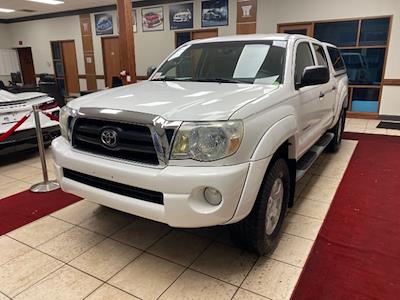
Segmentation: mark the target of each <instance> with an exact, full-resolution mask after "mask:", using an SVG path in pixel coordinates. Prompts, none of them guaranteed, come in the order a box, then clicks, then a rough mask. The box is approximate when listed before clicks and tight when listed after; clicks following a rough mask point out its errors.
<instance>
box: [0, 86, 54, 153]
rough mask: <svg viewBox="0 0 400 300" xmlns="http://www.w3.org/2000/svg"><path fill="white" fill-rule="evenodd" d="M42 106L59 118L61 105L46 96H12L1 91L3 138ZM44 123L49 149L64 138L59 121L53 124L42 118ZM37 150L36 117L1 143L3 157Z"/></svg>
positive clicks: (46, 118)
mask: <svg viewBox="0 0 400 300" xmlns="http://www.w3.org/2000/svg"><path fill="white" fill-rule="evenodd" d="M34 104H41V109H42V110H43V111H44V112H46V113H49V114H53V115H54V116H55V117H57V116H58V114H59V111H60V109H59V107H58V105H57V102H56V101H55V100H54V99H53V98H51V97H49V96H48V95H46V94H43V93H36V92H29V93H19V94H12V93H10V92H8V91H5V90H0V136H1V135H2V134H3V133H5V132H7V131H8V130H9V129H10V128H12V127H13V126H14V125H15V124H16V123H17V122H18V121H19V120H20V119H21V118H23V117H24V116H25V115H26V114H28V113H29V112H30V111H32V105H34ZM40 123H41V127H42V131H43V140H44V142H45V146H48V145H50V143H51V141H52V140H53V139H54V138H55V137H57V136H59V135H60V127H59V125H58V122H57V121H54V120H50V118H49V117H47V116H45V115H44V114H40ZM34 148H37V140H36V131H35V120H34V117H33V114H31V115H30V116H29V118H28V119H27V120H26V121H25V122H24V123H23V124H22V125H21V126H20V127H18V128H17V129H16V131H15V132H14V133H13V134H12V135H10V136H9V137H7V138H6V139H5V140H4V141H2V142H0V155H5V154H10V153H14V152H16V151H23V150H28V149H34Z"/></svg>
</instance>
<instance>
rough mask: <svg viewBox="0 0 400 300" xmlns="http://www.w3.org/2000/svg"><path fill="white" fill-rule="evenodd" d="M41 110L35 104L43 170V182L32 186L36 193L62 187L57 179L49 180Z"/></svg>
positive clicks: (38, 142) (37, 135)
mask: <svg viewBox="0 0 400 300" xmlns="http://www.w3.org/2000/svg"><path fill="white" fill-rule="evenodd" d="M39 112H40V109H39V105H33V116H34V118H35V127H36V137H37V144H38V148H39V155H40V162H41V164H42V172H43V182H40V183H37V184H35V185H33V186H32V187H31V191H32V192H34V193H44V192H50V191H54V190H56V189H59V188H60V185H59V184H58V183H57V181H54V180H49V175H48V174H47V165H46V154H45V150H44V142H43V133H42V127H41V125H40V116H39Z"/></svg>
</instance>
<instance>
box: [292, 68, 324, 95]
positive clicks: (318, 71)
mask: <svg viewBox="0 0 400 300" xmlns="http://www.w3.org/2000/svg"><path fill="white" fill-rule="evenodd" d="M329 76H330V75H329V70H328V68H327V67H324V66H311V67H306V68H305V69H304V71H303V75H302V76H301V82H300V83H296V89H297V90H298V89H300V88H302V87H305V86H310V85H318V84H324V83H327V82H329Z"/></svg>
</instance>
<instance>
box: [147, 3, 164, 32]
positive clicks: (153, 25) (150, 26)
mask: <svg viewBox="0 0 400 300" xmlns="http://www.w3.org/2000/svg"><path fill="white" fill-rule="evenodd" d="M142 25H143V32H146V31H159V30H164V12H163V8H162V6H158V7H150V8H142Z"/></svg>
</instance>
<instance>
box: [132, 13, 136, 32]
mask: <svg viewBox="0 0 400 300" xmlns="http://www.w3.org/2000/svg"><path fill="white" fill-rule="evenodd" d="M132 26H133V32H137V11H136V9H133V10H132Z"/></svg>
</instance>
